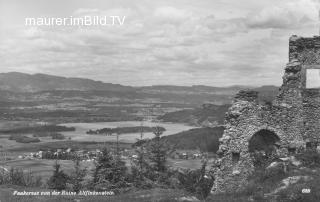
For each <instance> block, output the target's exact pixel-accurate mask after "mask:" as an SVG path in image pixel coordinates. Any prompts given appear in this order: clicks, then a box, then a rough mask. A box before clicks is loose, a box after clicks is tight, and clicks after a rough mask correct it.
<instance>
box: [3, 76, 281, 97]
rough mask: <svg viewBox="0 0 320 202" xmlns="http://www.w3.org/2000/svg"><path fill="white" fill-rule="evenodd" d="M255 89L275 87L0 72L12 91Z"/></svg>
mask: <svg viewBox="0 0 320 202" xmlns="http://www.w3.org/2000/svg"><path fill="white" fill-rule="evenodd" d="M249 88H250V89H257V90H258V91H261V92H274V91H277V90H278V87H276V86H263V87H259V88H255V87H252V86H230V87H211V86H203V85H194V86H173V85H155V86H143V87H132V86H124V85H120V84H112V83H104V82H101V81H95V80H91V79H85V78H66V77H60V76H52V75H47V74H25V73H19V72H9V73H0V90H3V91H11V92H20V93H21V92H23V93H26V92H41V91H57V90H59V91H61V90H62V91H119V92H125V91H131V92H132V91H139V92H143V93H147V94H163V93H165V94H204V93H205V94H214V95H234V94H235V93H237V92H238V91H239V90H242V89H249Z"/></svg>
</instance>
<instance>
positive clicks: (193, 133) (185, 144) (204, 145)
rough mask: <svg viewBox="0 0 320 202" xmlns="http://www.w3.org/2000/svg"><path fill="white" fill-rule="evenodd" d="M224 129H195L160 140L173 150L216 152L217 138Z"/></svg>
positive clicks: (217, 147) (217, 146)
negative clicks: (172, 147) (172, 146)
mask: <svg viewBox="0 0 320 202" xmlns="http://www.w3.org/2000/svg"><path fill="white" fill-rule="evenodd" d="M223 131H224V127H222V126H221V127H215V128H195V129H191V130H188V131H184V132H181V133H177V134H175V135H170V136H165V137H162V138H161V139H162V140H163V141H166V142H167V143H169V144H170V145H174V146H175V149H183V150H189V149H200V150H201V151H204V152H214V153H215V152H217V151H218V149H219V138H220V137H222V134H223Z"/></svg>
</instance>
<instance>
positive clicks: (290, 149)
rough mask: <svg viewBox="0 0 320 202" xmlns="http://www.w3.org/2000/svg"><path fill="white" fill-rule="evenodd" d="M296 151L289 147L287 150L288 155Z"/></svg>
mask: <svg viewBox="0 0 320 202" xmlns="http://www.w3.org/2000/svg"><path fill="white" fill-rule="evenodd" d="M296 151H297V149H296V148H295V147H289V148H288V152H289V154H295V153H296Z"/></svg>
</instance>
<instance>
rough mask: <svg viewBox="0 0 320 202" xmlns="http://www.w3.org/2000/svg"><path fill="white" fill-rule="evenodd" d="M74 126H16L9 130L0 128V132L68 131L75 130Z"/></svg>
mask: <svg viewBox="0 0 320 202" xmlns="http://www.w3.org/2000/svg"><path fill="white" fill-rule="evenodd" d="M75 130H76V129H75V128H74V127H67V126H58V125H43V126H28V127H21V128H14V129H9V130H0V133H20V134H21V133H38V132H67V131H75Z"/></svg>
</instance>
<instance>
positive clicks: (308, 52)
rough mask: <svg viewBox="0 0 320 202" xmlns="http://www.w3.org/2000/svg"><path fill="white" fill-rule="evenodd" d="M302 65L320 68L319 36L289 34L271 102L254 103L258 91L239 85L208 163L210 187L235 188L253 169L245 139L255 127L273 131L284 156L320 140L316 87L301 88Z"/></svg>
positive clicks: (319, 101)
mask: <svg viewBox="0 0 320 202" xmlns="http://www.w3.org/2000/svg"><path fill="white" fill-rule="evenodd" d="M307 69H320V37H319V36H315V37H311V38H302V37H297V36H295V35H294V36H292V37H291V38H290V40H289V63H288V64H287V65H286V67H285V73H284V76H283V84H282V86H281V87H280V89H279V93H278V96H277V97H276V99H275V100H274V101H273V102H272V103H268V104H260V103H258V99H257V98H258V93H257V92H254V91H240V92H239V93H238V94H237V95H236V96H235V98H234V101H233V104H232V106H231V107H230V108H229V110H228V112H227V113H226V117H225V127H226V129H225V131H224V134H223V136H222V138H221V139H220V146H219V151H218V152H219V155H220V158H219V160H217V161H216V162H215V164H214V165H213V171H214V175H215V183H214V186H213V188H212V192H213V193H219V192H227V191H238V190H241V188H242V187H244V186H243V185H245V184H246V183H247V178H248V176H249V175H250V174H251V173H252V171H253V170H254V169H255V168H254V165H253V159H252V157H251V155H250V152H249V142H250V139H251V138H252V137H253V136H254V135H255V134H257V133H259V131H268V133H267V134H269V135H270V134H274V136H276V137H277V138H278V139H279V141H278V142H277V147H278V150H277V152H278V154H279V155H280V156H287V155H288V153H289V152H290V149H291V151H299V150H302V149H304V148H305V147H308V144H309V145H311V144H312V145H317V144H318V142H320V89H307V88H306V71H307Z"/></svg>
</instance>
